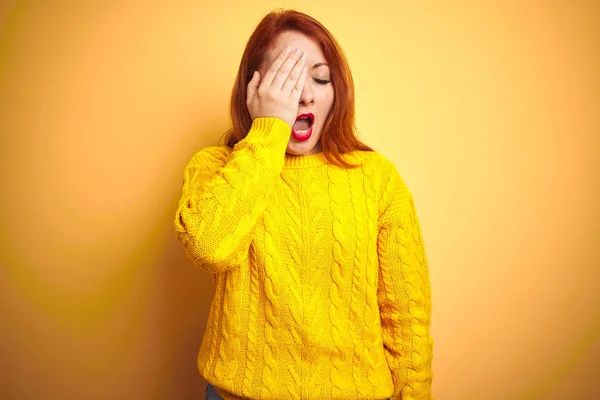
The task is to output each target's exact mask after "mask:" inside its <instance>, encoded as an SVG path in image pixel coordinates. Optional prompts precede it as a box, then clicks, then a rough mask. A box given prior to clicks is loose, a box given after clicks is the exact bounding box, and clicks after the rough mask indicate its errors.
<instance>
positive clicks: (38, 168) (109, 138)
mask: <svg viewBox="0 0 600 400" xmlns="http://www.w3.org/2000/svg"><path fill="white" fill-rule="evenodd" d="M159 3H160V4H159ZM275 7H285V8H290V7H291V8H296V9H298V10H299V11H303V12H306V13H308V14H310V15H312V16H314V17H315V18H317V19H318V20H319V21H321V22H322V23H323V24H324V25H325V26H326V27H327V28H328V29H329V30H330V31H331V32H332V33H333V35H334V36H335V37H336V38H337V39H338V41H339V42H340V44H341V45H342V47H343V48H344V51H345V52H346V54H347V56H348V60H349V63H350V67H351V69H352V71H353V75H354V79H355V82H356V95H357V103H356V107H357V125H358V128H359V131H360V133H361V138H362V139H363V140H364V141H365V142H366V143H367V144H369V145H371V146H373V147H374V148H375V149H376V150H377V151H380V152H381V153H383V154H384V155H386V156H387V157H388V158H390V159H391V160H392V161H394V163H395V164H396V165H397V167H398V169H399V170H400V172H401V174H402V175H403V176H404V179H405V181H406V182H407V184H408V186H409V188H410V189H411V191H412V192H413V195H414V197H415V200H416V203H417V208H418V212H419V217H420V219H421V224H422V229H423V235H424V239H425V242H426V246H427V251H428V256H429V262H430V268H431V280H432V286H433V325H432V334H433V336H434V339H435V353H434V361H433V364H434V365H433V367H434V374H435V377H434V387H433V391H434V395H435V396H436V397H437V398H438V399H448V400H450V399H498V400H506V399H592V398H600V397H598V396H600V388H599V386H598V384H597V383H595V382H594V381H597V379H598V371H599V370H600V368H599V360H600V329H599V328H600V317H599V311H598V306H599V304H598V296H599V294H598V293H599V289H600V287H599V283H600V276H599V275H600V274H599V270H600V268H599V267H600V258H599V250H598V248H599V244H600V240H599V239H600V234H599V233H600V232H599V228H598V227H599V226H600V218H599V212H598V210H599V207H598V204H599V189H600V180H599V178H598V173H599V172H600V168H599V166H600V165H599V152H600V143H599V141H600V140H599V139H600V117H599V111H598V110H600V78H599V76H600V73H599V71H600V58H599V54H600V29H599V28H598V16H599V15H600V2H598V1H570V2H569V1H525V2H521V1H519V2H517V1H511V2H508V1H504V2H492V1H489V2H482V1H436V2H414V1H394V2H392V1H389V2H384V1H375V0H373V1H368V2H363V1H356V2H354V3H348V2H341V1H340V2H325V1H322V0H306V1H302V2H299V1H279V2H276V1H267V0H257V1H252V2H247V1H239V2H231V1H229V2H225V1H213V2H201V1H187V2H167V1H163V2H154V1H152V2H146V1H127V2H126V1H111V2H108V1H105V2H84V1H80V2H76V1H49V0H48V1H13V2H10V1H4V2H2V3H1V4H0V35H1V36H0V133H1V142H0V169H1V171H2V173H1V175H0V176H1V177H2V180H1V182H0V187H1V190H2V193H1V197H0V218H1V219H0V229H1V230H0V265H1V270H0V271H1V272H0V300H1V302H0V311H1V314H0V318H1V324H2V328H1V330H0V360H1V361H0V366H1V368H2V371H0V390H1V393H2V398H3V399H201V398H203V390H204V385H205V382H204V381H202V379H201V378H200V377H199V375H198V373H197V371H196V365H195V361H196V354H197V351H198V348H199V346H200V342H201V339H202V335H203V333H204V329H205V324H206V318H207V313H208V308H209V304H210V300H211V298H212V294H213V290H214V289H213V283H212V279H211V277H210V275H209V274H208V273H205V272H203V271H201V270H199V269H197V268H195V267H193V265H192V264H191V261H189V260H188V259H187V258H186V257H185V255H184V253H183V249H182V247H181V245H180V244H179V243H178V242H177V240H176V239H175V235H174V231H173V228H172V220H173V218H174V213H175V208H176V203H177V200H178V197H179V195H180V191H181V184H182V179H183V167H184V166H185V164H186V163H187V161H188V160H189V158H190V157H191V156H192V154H193V153H195V152H196V151H198V150H199V149H201V148H203V147H205V146H208V145H214V144H216V143H217V140H218V138H219V137H220V135H221V133H222V132H224V131H225V129H226V128H227V126H228V115H227V104H228V101H229V94H230V91H231V87H232V85H233V80H234V77H235V73H236V71H237V68H238V65H239V61H240V58H241V54H242V51H243V49H244V46H245V44H246V41H247V39H248V37H249V36H250V34H251V33H252V31H253V29H254V27H255V26H256V24H257V23H258V22H259V20H260V19H261V18H262V16H263V15H264V14H265V13H267V12H268V11H269V10H271V9H273V8H275Z"/></svg>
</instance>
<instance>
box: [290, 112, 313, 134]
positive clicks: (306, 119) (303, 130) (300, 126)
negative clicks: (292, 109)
mask: <svg viewBox="0 0 600 400" xmlns="http://www.w3.org/2000/svg"><path fill="white" fill-rule="evenodd" d="M314 120H315V116H314V115H313V114H312V113H306V114H300V115H298V116H297V117H296V123H294V126H293V129H294V131H295V132H296V133H297V134H298V135H306V134H307V133H308V131H309V130H310V128H311V127H312V125H313V123H314Z"/></svg>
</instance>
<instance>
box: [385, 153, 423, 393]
mask: <svg viewBox="0 0 600 400" xmlns="http://www.w3.org/2000/svg"><path fill="white" fill-rule="evenodd" d="M388 174H389V175H388V178H387V179H386V178H385V176H384V182H383V183H384V188H383V192H382V196H381V201H380V217H379V218H380V219H379V235H378V238H377V248H378V256H379V280H378V287H377V297H378V305H379V312H380V317H381V327H382V332H383V344H384V351H385V355H386V359H387V362H388V365H389V367H390V370H391V373H392V379H393V382H394V392H393V394H392V397H391V399H392V400H416V399H423V400H425V399H427V400H431V399H432V395H431V383H432V379H433V374H432V370H431V363H432V360H433V339H432V338H431V336H430V334H429V328H430V325H431V286H430V280H429V266H428V262H427V257H426V254H425V247H424V244H423V238H422V235H421V229H420V226H419V220H418V218H417V213H416V210H415V204H414V200H413V197H412V195H411V193H410V191H409V190H408V188H407V187H406V185H405V183H404V181H403V180H402V178H401V176H400V174H399V173H398V171H397V169H396V167H395V166H394V165H393V164H392V163H390V167H389V169H388Z"/></svg>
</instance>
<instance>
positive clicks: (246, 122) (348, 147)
mask: <svg viewBox="0 0 600 400" xmlns="http://www.w3.org/2000/svg"><path fill="white" fill-rule="evenodd" d="M286 31H296V32H300V33H302V34H304V35H306V36H308V37H310V38H311V39H313V40H315V41H316V42H317V43H319V46H320V48H321V51H322V52H323V55H324V56H325V60H326V62H327V63H328V64H329V69H330V72H331V83H332V84H333V88H334V93H335V99H334V102H333V105H332V107H331V110H330V112H329V114H328V115H327V118H326V120H325V123H324V125H323V132H322V134H321V137H320V141H321V149H322V151H323V154H324V156H325V158H326V159H327V161H328V162H330V163H331V164H334V165H337V166H340V167H343V168H349V169H351V168H357V167H359V166H360V165H352V164H349V163H348V162H346V161H345V160H344V158H343V157H342V155H343V154H346V153H350V152H352V151H355V150H364V151H374V150H373V149H372V148H371V147H369V146H367V145H366V144H364V143H362V142H361V141H359V140H358V138H357V136H356V132H357V130H356V125H355V121H354V81H353V80H352V74H351V73H350V68H349V66H348V62H347V61H346V57H345V55H344V52H343V50H342V49H341V47H340V46H339V44H338V43H337V41H336V40H335V39H334V37H333V36H332V35H331V33H330V32H329V31H328V30H327V29H326V28H325V27H324V26H323V25H321V23H320V22H319V21H317V20H316V19H314V18H312V17H311V16H309V15H306V14H303V13H301V12H298V11H295V10H282V9H275V10H273V11H271V12H270V13H268V14H267V15H266V16H265V17H264V18H263V19H262V20H261V21H260V23H259V24H258V26H257V27H256V29H255V30H254V32H253V33H252V36H250V39H249V40H248V43H247V44H246V49H245V50H244V54H243V56H242V60H241V62H240V66H239V69H238V73H237V76H236V79H235V83H234V85H233V90H232V92H231V101H230V103H229V108H230V122H231V126H232V127H231V128H230V129H229V130H228V131H227V132H226V133H225V134H224V136H223V137H222V138H221V140H224V144H225V145H226V146H229V147H233V146H235V144H236V143H238V142H239V141H241V140H242V139H244V138H245V137H246V135H247V134H248V131H249V130H250V127H251V126H252V117H251V116H250V112H249V111H248V107H247V106H246V97H247V87H248V82H250V80H251V79H252V74H253V73H254V71H255V70H258V69H259V67H260V65H261V64H262V62H263V59H264V56H265V53H266V52H267V50H268V49H269V47H271V46H272V45H274V43H275V39H276V38H277V37H278V36H279V34H281V33H283V32H286ZM219 142H221V141H219Z"/></svg>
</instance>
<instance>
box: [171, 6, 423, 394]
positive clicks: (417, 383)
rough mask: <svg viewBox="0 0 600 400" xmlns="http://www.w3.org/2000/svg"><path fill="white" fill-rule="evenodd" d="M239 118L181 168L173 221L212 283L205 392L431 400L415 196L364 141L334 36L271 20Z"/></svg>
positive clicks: (252, 59)
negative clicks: (223, 135)
mask: <svg viewBox="0 0 600 400" xmlns="http://www.w3.org/2000/svg"><path fill="white" fill-rule="evenodd" d="M294 49H296V50H297V51H295V50H294ZM300 49H302V50H303V51H302V50H300ZM290 50H291V51H290ZM231 117H232V118H231V119H232V123H233V128H232V129H231V130H230V131H229V132H228V134H227V137H226V138H225V142H226V143H225V145H224V146H215V147H208V148H205V149H203V150H200V151H199V152H197V153H196V154H195V155H194V156H193V157H192V159H191V160H190V162H189V164H188V165H187V167H186V169H185V173H184V184H183V193H182V196H181V200H180V201H179V207H178V209H177V214H176V217H175V221H174V226H175V230H176V233H177V237H178V238H179V240H180V241H181V242H182V244H183V246H184V248H185V251H186V254H187V255H188V257H189V258H191V259H192V260H193V261H194V262H195V263H196V264H197V265H198V266H199V267H201V268H203V269H204V270H206V271H208V272H210V273H211V274H212V275H213V278H214V281H215V285H216V292H215V297H214V299H213V302H212V305H211V308H210V314H209V319H208V324H207V329H206V332H205V335H204V338H203V341H202V345H201V347H200V352H199V355H198V368H199V371H200V373H201V374H202V376H204V377H205V378H206V379H207V381H208V382H209V386H208V387H207V399H221V398H222V399H227V400H228V399H300V398H302V399H386V398H391V399H430V398H431V381H432V372H431V361H432V348H433V341H432V338H431V337H430V334H429V327H430V315H431V290H430V283H429V269H428V264H427V259H426V255H425V250H424V246H423V240H422V236H421V231H420V229H419V222H418V219H417V214H416V211H415V206H414V202H413V198H412V196H411V194H410V192H409V190H408V189H407V187H406V185H405V184H404V182H403V180H402V178H401V177H400V175H399V173H398V171H397V170H396V168H395V166H394V165H393V164H392V163H391V162H390V161H388V160H387V159H386V158H385V157H383V156H382V155H380V154H378V153H377V152H375V151H373V150H372V149H371V148H370V147H368V146H366V145H364V144H362V143H361V142H360V141H359V140H358V139H357V138H356V135H355V128H354V88H353V82H352V77H351V74H350V70H349V69H348V65H347V62H346V60H345V58H344V55H343V52H342V50H341V49H340V47H339V45H338V44H337V42H336V41H335V39H334V38H333V37H332V36H331V34H330V33H329V32H328V31H327V30H326V29H325V28H324V27H323V26H322V25H321V24H320V23H319V22H317V21H316V20H315V19H313V18H311V17H309V16H307V15H305V14H302V13H299V12H296V11H289V10H288V11H275V12H272V13H269V14H268V15H267V16H265V17H264V19H263V20H262V21H261V22H260V24H259V25H258V27H257V28H256V30H255V32H254V33H253V34H252V36H251V37H250V40H249V42H248V44H247V46H246V49H245V51H244V55H243V57H242V61H241V64H240V68H239V71H238V75H237V78H236V82H235V86H234V89H233V92H232V97H231Z"/></svg>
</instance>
